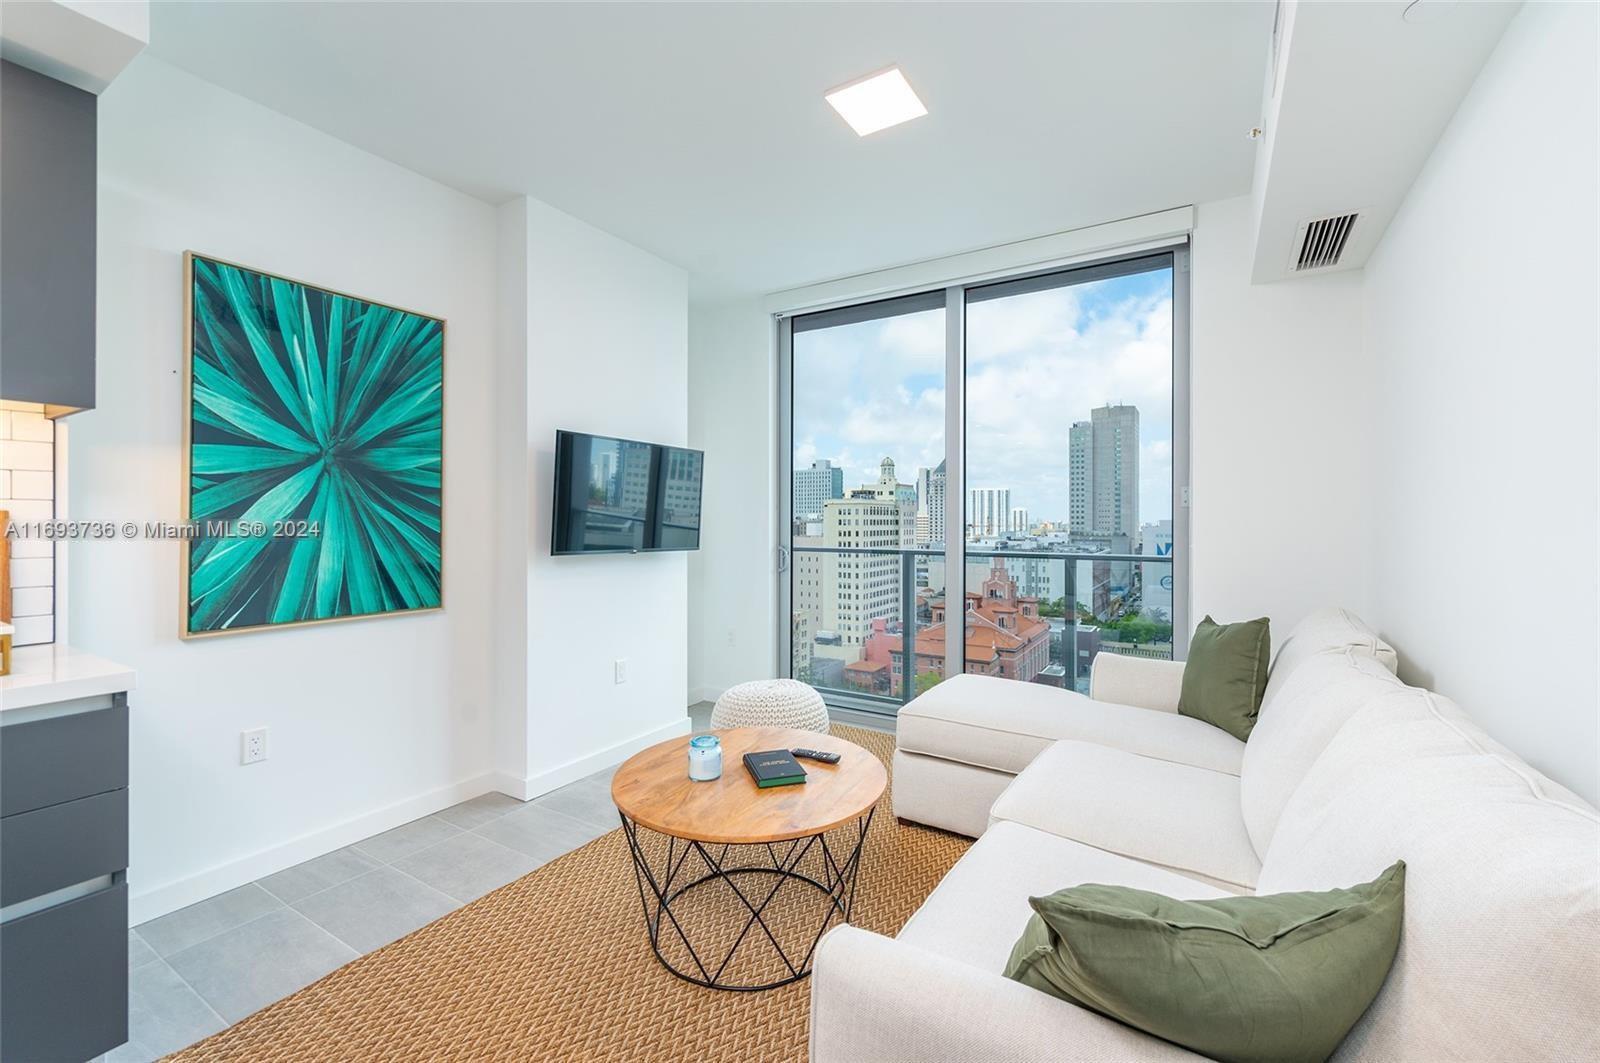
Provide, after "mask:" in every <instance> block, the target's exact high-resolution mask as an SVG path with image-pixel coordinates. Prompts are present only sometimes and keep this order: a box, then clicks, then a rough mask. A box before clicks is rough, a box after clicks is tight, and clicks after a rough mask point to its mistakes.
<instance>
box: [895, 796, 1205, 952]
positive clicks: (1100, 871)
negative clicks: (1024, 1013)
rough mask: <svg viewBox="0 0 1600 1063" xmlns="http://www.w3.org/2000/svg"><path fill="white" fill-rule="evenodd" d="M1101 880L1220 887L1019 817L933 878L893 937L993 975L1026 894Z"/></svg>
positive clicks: (1189, 894)
mask: <svg viewBox="0 0 1600 1063" xmlns="http://www.w3.org/2000/svg"><path fill="white" fill-rule="evenodd" d="M1087 882H1103V883H1107V884H1110V885H1117V886H1133V887H1134V888H1136V889H1144V890H1150V891H1152V892H1154V893H1164V894H1166V895H1167V896H1169V897H1182V898H1188V899H1192V900H1206V899H1210V898H1214V897H1225V896H1227V894H1226V893H1224V892H1222V891H1221V890H1218V889H1216V888H1215V887H1212V886H1208V885H1207V884H1206V883H1204V882H1199V881H1196V880H1194V879H1191V878H1188V877H1186V876H1183V875H1179V874H1176V873H1175V872H1172V871H1167V870H1164V869H1162V868H1159V867H1152V866H1150V865H1149V864H1141V863H1139V862H1138V861H1137V860H1129V859H1127V858H1126V857H1122V856H1117V855H1116V854H1115V853H1108V852H1105V851H1103V850H1100V849H1095V848H1092V847H1091V846H1087V845H1084V844H1082V843H1081V842H1075V841H1072V840H1070V839H1067V838H1058V837H1056V836H1055V835H1053V834H1047V833H1045V832H1044V831H1038V830H1034V829H1033V828H1031V827H1025V826H1023V825H1022V824H1020V823H996V824H995V825H994V826H992V827H990V828H989V829H988V830H987V831H985V832H984V834H983V837H981V838H979V839H978V840H977V842H975V843H974V844H973V846H972V848H970V849H968V850H967V852H966V854H965V855H963V856H962V857H961V859H960V860H958V861H956V866H955V867H953V868H951V869H950V872H949V873H948V874H947V875H945V877H944V878H943V879H941V880H940V882H939V885H938V886H937V887H936V888H935V889H934V891H933V893H931V894H929V896H928V899H927V900H926V901H924V902H923V904H922V907H921V908H918V909H917V911H916V914H915V915H913V916H912V917H911V920H910V922H908V923H906V925H905V927H904V928H902V929H901V931H900V933H899V935H898V937H899V939H900V940H901V941H904V942H907V943H908V944H912V945H915V946H917V947H918V948H921V949H926V950H927V951H928V952H936V953H938V954H939V955H941V956H945V957H948V958H950V959H953V960H959V961H960V962H962V963H969V964H972V965H973V966H975V967H981V968H983V969H984V970H986V971H993V972H994V973H995V974H997V975H998V974H999V973H1001V972H1002V971H1004V970H1005V968H1006V961H1007V960H1008V959H1009V958H1010V956H1011V946H1012V944H1013V943H1015V942H1016V940H1017V935H1019V934H1021V933H1022V928H1023V927H1025V926H1027V924H1028V920H1029V918H1031V917H1032V915H1033V909H1032V908H1030V907H1029V906H1028V898H1029V897H1037V896H1040V895H1042V894H1046V893H1053V892H1054V891H1056V890H1059V889H1063V888H1065V887H1067V886H1079V885H1083V884H1084V883H1087Z"/></svg>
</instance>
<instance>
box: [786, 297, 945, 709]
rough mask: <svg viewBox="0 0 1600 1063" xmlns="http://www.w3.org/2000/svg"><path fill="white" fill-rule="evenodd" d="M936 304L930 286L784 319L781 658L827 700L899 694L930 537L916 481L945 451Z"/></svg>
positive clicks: (870, 700) (940, 323) (931, 552)
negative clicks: (785, 560) (786, 385)
mask: <svg viewBox="0 0 1600 1063" xmlns="http://www.w3.org/2000/svg"><path fill="white" fill-rule="evenodd" d="M944 303H945V296H944V293H943V292H942V291H940V292H935V293H933V294H931V295H918V296H913V297H911V298H906V299H894V300H889V301H887V302H881V303H873V304H868V305H863V306H850V307H843V308H840V309H836V310H829V311H825V312H821V313H816V314H808V315H805V316H802V317H797V318H794V319H791V320H790V321H789V322H787V325H788V339H789V343H788V348H789V352H790V362H791V367H792V373H791V376H790V379H791V380H792V392H791V406H790V409H791V411H792V412H791V435H790V438H789V439H788V440H786V441H785V447H786V453H787V454H788V456H789V458H790V468H791V472H790V474H789V480H790V483H789V490H788V492H787V494H788V499H789V512H788V514H787V520H786V525H787V528H788V536H789V542H788V546H789V572H788V580H787V584H788V588H789V592H790V594H789V604H788V608H787V609H786V613H787V616H786V621H787V626H788V629H789V649H788V653H787V658H788V660H789V664H790V669H791V671H790V674H791V675H792V676H794V677H795V678H797V679H801V680H804V681H805V682H808V683H811V684H812V685H813V686H815V687H817V688H818V689H819V690H821V691H823V692H824V694H825V696H826V697H828V698H829V699H830V700H833V701H835V702H839V703H854V704H858V705H860V706H862V707H867V708H881V707H884V706H891V705H893V704H894V703H896V702H897V701H898V700H900V699H901V698H902V696H903V694H904V693H905V690H906V684H905V682H904V675H903V674H902V671H903V670H901V669H900V668H899V665H898V663H897V662H898V661H899V659H900V656H899V655H901V654H903V651H904V643H905V642H906V641H907V640H908V639H910V640H911V641H912V642H913V643H914V642H915V640H916V637H917V633H918V631H919V630H921V629H922V628H924V627H925V626H926V616H927V611H928V606H927V598H928V595H929V593H930V587H929V584H928V561H929V559H930V558H933V557H935V556H942V553H943V545H942V542H941V543H940V545H939V546H938V547H937V549H934V547H933V545H932V542H931V540H930V536H931V535H932V534H934V529H932V528H930V526H929V525H928V524H927V520H926V516H927V511H926V508H925V507H924V506H923V505H922V504H921V501H919V499H920V496H919V490H921V488H920V487H919V485H923V484H925V483H926V482H927V481H928V480H929V478H930V477H931V476H933V475H934V470H935V469H939V470H940V472H941V473H942V462H943V461H944V453H945V432H944V422H945V400H944V394H945V310H944ZM941 524H942V522H941ZM939 530H940V531H941V532H942V527H941V528H940V529H939ZM914 681H915V677H913V682H914Z"/></svg>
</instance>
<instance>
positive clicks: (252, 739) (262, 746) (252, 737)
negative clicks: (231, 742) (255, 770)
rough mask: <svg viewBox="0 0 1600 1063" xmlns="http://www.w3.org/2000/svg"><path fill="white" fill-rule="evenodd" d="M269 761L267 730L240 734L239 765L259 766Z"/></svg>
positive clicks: (259, 728) (241, 732)
mask: <svg viewBox="0 0 1600 1063" xmlns="http://www.w3.org/2000/svg"><path fill="white" fill-rule="evenodd" d="M266 759H267V729H266V728H265V727H257V728H256V729H255V730H254V731H240V732H239V763H240V764H258V763H260V762H261V761H263V760H266Z"/></svg>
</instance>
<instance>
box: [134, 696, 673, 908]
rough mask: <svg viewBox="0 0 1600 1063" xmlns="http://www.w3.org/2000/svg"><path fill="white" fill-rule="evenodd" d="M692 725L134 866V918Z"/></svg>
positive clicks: (540, 784) (554, 785) (594, 765)
mask: <svg viewBox="0 0 1600 1063" xmlns="http://www.w3.org/2000/svg"><path fill="white" fill-rule="evenodd" d="M689 726H690V725H689V717H688V716H684V717H681V718H680V719H676V720H673V721H672V722H671V723H669V724H666V725H664V726H661V727H657V728H653V729H652V730H649V731H645V732H642V733H640V734H637V735H634V736H633V737H632V738H629V739H627V740H625V741H622V742H619V743H617V744H616V745H614V746H610V747H607V748H606V749H602V750H599V751H598V752H595V753H590V754H587V755H586V756H582V757H575V758H574V759H572V760H569V761H567V762H566V763H564V764H560V765H557V766H556V767H554V768H551V769H549V770H548V771H543V772H540V773H539V774H537V775H531V776H529V777H528V778H525V779H520V778H517V777H516V776H515V775H511V774H508V773H506V772H486V773H484V774H482V775H477V776H474V777H472V778H470V779H463V780H462V781H460V782H458V783H453V784H451V785H449V786H442V787H440V788H438V789H436V790H430V791H428V792H427V793H423V794H418V795H417V796H415V797H410V798H407V799H405V800H404V801H397V802H395V803H394V804H392V805H387V806H385V807H384V808H380V809H378V810H376V811H374V812H368V813H365V814H364V815H360V816H356V817H354V818H352V819H347V820H345V821H344V822H342V823H337V824H335V825H333V826H331V827H326V828H323V829H322V830H317V831H312V832H311V833H309V834H302V835H301V836H300V837H298V838H295V839H294V840H292V841H288V842H284V843H283V844H282V845H275V846H273V847H272V848H270V849H263V850H261V851H260V852H256V853H251V854H250V855H249V856H243V857H240V858H239V859H237V860H230V861H228V862H227V863H225V864H218V865H216V866H215V867H210V868H207V869H206V870H204V871H199V872H196V873H195V874H192V875H187V876H184V877H183V878H179V879H174V880H172V881H170V882H165V883H162V884H161V885H159V886H152V887H149V888H147V889H139V887H138V868H137V867H134V868H132V871H133V875H132V876H131V877H130V881H129V886H130V888H131V890H132V892H131V894H130V896H129V898H128V925H129V926H137V925H138V924H140V923H143V922H145V921H147V920H150V919H154V918H156V917H157V916H162V915H166V914H167V913H168V912H175V911H177V910H178V909H179V908H183V907H186V906H187V905H191V904H194V903H195V902H196V901H203V900H206V899H207V898H209V897H215V896H216V895H217V894H219V893H226V892H227V891H228V890H231V889H234V888H236V887H238V886H243V885H245V884H246V883H249V882H254V881H255V880H256V879H258V878H262V877H263V876H265V875H271V874H275V873H276V872H279V871H282V870H284V869H285V868H290V867H293V866H294V865H296V864H300V863H304V862H305V861H307V860H311V859H313V858H315V857H318V856H322V855H324V854H326V853H331V852H333V851H334V850H335V849H342V848H344V847H345V846H347V845H352V844H354V843H356V842H359V841H361V840H362V839H363V838H370V837H372V836H373V835H374V834H381V833H383V832H384V831H386V830H392V829H393V828H395V827H398V826H401V825H402V824H405V823H410V822H411V821H412V820H414V819H421V818H422V817H423V816H431V815H432V814H433V813H435V812H438V811H441V810H443V809H446V808H449V807H450V806H451V805H454V804H459V803H460V802H462V801H467V800H470V799H472V798H474V797H478V796H481V795H483V794H486V793H490V792H491V791H498V792H500V793H503V794H506V795H507V796H509V797H514V798H516V799H517V800H519V801H531V800H532V799H533V798H535V797H538V796H540V795H541V794H547V793H549V792H550V791H551V790H556V789H559V788H560V787H563V786H565V785H567V783H570V782H577V781H578V780H579V779H582V778H583V777H585V776H587V775H593V774H594V773H595V772H597V771H601V770H602V769H605V768H609V767H611V766H612V765H613V764H620V763H622V762H623V761H624V760H626V759H628V758H629V757H631V756H633V755H634V754H635V753H637V752H639V751H640V750H641V749H644V748H646V747H647V746H653V745H655V744H656V743H657V742H664V741H666V740H667V739H669V738H676V737H679V736H681V735H686V734H688V733H689Z"/></svg>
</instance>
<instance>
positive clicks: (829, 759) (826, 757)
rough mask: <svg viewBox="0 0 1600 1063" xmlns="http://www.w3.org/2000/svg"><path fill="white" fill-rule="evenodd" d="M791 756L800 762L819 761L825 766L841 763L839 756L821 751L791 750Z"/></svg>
mask: <svg viewBox="0 0 1600 1063" xmlns="http://www.w3.org/2000/svg"><path fill="white" fill-rule="evenodd" d="M789 755H790V756H791V757H795V758H797V759H799V760H817V761H821V762H822V763H824V764H837V763H839V754H837V753H824V752H822V750H820V749H791V750H789Z"/></svg>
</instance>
